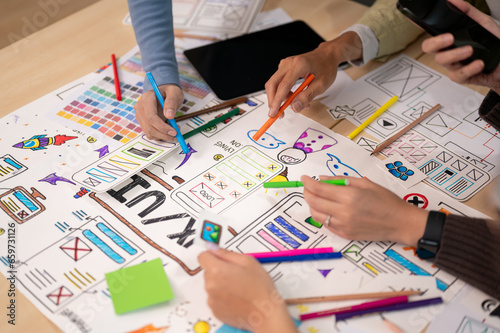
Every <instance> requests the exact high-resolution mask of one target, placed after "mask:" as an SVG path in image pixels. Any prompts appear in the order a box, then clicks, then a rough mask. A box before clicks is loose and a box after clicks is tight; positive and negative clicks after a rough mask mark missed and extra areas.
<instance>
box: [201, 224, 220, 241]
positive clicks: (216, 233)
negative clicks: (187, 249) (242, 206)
mask: <svg viewBox="0 0 500 333" xmlns="http://www.w3.org/2000/svg"><path fill="white" fill-rule="evenodd" d="M221 234H222V227H221V226H220V225H219V224H217V223H214V222H211V221H208V220H204V221H203V228H202V232H201V239H203V240H204V241H207V242H210V243H214V244H217V245H219V242H220V238H221Z"/></svg>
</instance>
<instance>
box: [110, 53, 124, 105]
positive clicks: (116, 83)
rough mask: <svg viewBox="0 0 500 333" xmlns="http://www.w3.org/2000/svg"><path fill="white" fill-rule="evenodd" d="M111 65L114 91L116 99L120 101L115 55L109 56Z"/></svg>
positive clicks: (120, 90)
mask: <svg viewBox="0 0 500 333" xmlns="http://www.w3.org/2000/svg"><path fill="white" fill-rule="evenodd" d="M111 63H112V64H113V73H114V76H115V90H116V99H117V100H119V101H121V100H122V89H121V87H120V78H119V77H118V67H117V66H116V57H115V54H114V53H112V54H111Z"/></svg>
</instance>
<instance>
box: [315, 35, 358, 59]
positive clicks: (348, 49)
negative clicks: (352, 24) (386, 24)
mask: <svg viewBox="0 0 500 333" xmlns="http://www.w3.org/2000/svg"><path fill="white" fill-rule="evenodd" d="M319 47H320V48H324V49H327V52H328V53H329V54H331V58H332V59H334V60H335V61H336V62H337V65H338V64H340V63H342V62H346V61H354V60H358V59H361V58H362V57H363V44H362V42H361V38H359V35H358V34H357V33H356V32H354V31H347V32H345V33H343V34H342V35H340V36H338V37H337V38H335V39H334V40H331V41H329V42H324V43H321V44H320V46H319Z"/></svg>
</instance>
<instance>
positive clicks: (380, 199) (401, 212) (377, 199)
mask: <svg viewBox="0 0 500 333" xmlns="http://www.w3.org/2000/svg"><path fill="white" fill-rule="evenodd" d="M335 178H345V177H321V179H335ZM347 179H349V185H348V186H336V185H331V184H326V183H321V182H318V181H316V180H313V179H312V178H310V177H307V176H302V177H301V181H302V182H303V183H304V199H305V200H306V202H307V203H308V204H309V209H310V211H311V216H312V218H313V219H314V220H315V221H326V219H327V218H328V216H329V215H330V216H331V217H330V224H329V226H328V229H329V230H331V231H332V232H333V233H335V234H337V235H339V236H340V237H343V238H346V239H354V240H372V241H383V240H390V241H395V242H401V243H404V244H407V245H412V246H416V245H417V242H418V240H419V239H420V238H421V237H422V236H423V234H424V230H425V225H426V223H427V215H428V212H427V211H425V210H423V209H420V208H418V207H416V206H414V205H412V204H409V203H407V202H405V201H403V200H402V199H401V198H399V197H398V196H397V195H396V194H394V193H392V192H391V191H389V190H387V189H386V188H384V187H382V186H380V185H377V184H375V183H373V182H371V181H370V180H368V179H367V178H353V177H347Z"/></svg>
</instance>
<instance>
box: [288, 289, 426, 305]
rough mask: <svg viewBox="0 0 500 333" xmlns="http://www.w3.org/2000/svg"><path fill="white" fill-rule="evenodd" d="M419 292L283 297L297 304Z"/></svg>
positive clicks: (419, 292) (415, 291)
mask: <svg viewBox="0 0 500 333" xmlns="http://www.w3.org/2000/svg"><path fill="white" fill-rule="evenodd" d="M421 293H422V292H421V291H419V290H403V291H383V292H375V293H364V294H350V295H333V296H319V297H304V298H288V299H285V302H286V304H287V305H297V304H307V303H321V302H335V301H350V300H355V299H372V298H389V297H397V296H412V295H420V294H421Z"/></svg>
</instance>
